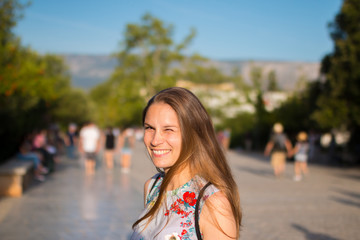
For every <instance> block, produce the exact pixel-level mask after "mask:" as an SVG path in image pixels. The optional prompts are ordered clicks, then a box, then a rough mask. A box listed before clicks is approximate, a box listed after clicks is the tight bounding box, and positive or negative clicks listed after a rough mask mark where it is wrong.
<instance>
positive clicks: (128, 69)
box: [91, 14, 195, 125]
mask: <svg viewBox="0 0 360 240" xmlns="http://www.w3.org/2000/svg"><path fill="white" fill-rule="evenodd" d="M173 32H174V27H173V26H172V25H168V24H164V23H163V22H162V21H161V20H159V19H157V18H155V17H153V16H151V15H150V14H145V15H144V16H143V17H142V19H141V23H140V24H128V25H127V27H126V30H125V34H124V41H122V44H121V49H120V51H119V52H118V53H116V54H114V56H115V57H116V58H117V60H118V64H117V67H116V68H115V71H114V72H113V74H112V76H111V77H110V79H109V80H108V81H106V82H105V83H103V84H101V85H99V86H97V87H96V88H94V89H93V90H92V91H91V97H92V99H93V100H94V102H96V104H97V106H98V108H99V112H100V113H101V114H100V115H101V116H100V119H99V121H100V122H101V124H107V125H109V124H110V125H114V124H117V125H119V124H121V125H124V124H127V125H128V124H131V123H133V124H138V123H140V115H141V110H142V108H143V107H144V105H145V102H146V101H147V100H148V99H149V98H150V97H151V96H153V95H154V94H155V93H156V92H158V91H159V90H161V89H164V88H167V87H171V86H174V85H175V83H176V80H177V76H178V74H177V73H179V72H181V71H180V70H176V69H177V68H178V69H181V66H182V64H183V63H184V62H185V60H186V59H188V58H187V57H186V56H185V55H184V54H183V51H184V49H185V48H186V47H187V46H188V45H189V43H190V42H191V40H192V39H193V37H194V36H195V31H194V30H192V31H191V32H190V34H189V35H188V36H186V37H185V38H184V40H183V41H182V42H180V43H178V44H176V43H175V42H174V40H173V39H172V35H173Z"/></svg>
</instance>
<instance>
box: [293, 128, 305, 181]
mask: <svg viewBox="0 0 360 240" xmlns="http://www.w3.org/2000/svg"><path fill="white" fill-rule="evenodd" d="M293 154H295V156H294V159H295V163H294V171H295V176H294V181H301V179H302V174H307V173H308V167H307V161H308V154H309V143H308V141H307V134H306V133H305V132H300V133H299V134H298V136H297V142H296V144H295V148H294V150H293Z"/></svg>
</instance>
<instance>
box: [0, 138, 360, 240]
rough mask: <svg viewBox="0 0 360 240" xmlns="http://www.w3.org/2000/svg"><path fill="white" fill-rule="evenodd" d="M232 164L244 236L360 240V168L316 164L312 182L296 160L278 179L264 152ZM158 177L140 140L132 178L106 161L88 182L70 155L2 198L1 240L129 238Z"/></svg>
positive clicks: (240, 156)
mask: <svg viewBox="0 0 360 240" xmlns="http://www.w3.org/2000/svg"><path fill="white" fill-rule="evenodd" d="M228 159H229V162H230V165H231V167H232V170H233V174H234V176H235V179H236V182H237V184H238V187H239V190H240V197H241V201H242V202H241V205H242V209H243V227H242V231H241V237H240V239H243V240H250V239H251V240H253V239H260V240H263V239H264V240H273V239H274V240H275V239H276V240H285V239H286V240H318V239H319V240H340V239H341V240H348V239H350V240H353V239H360V170H359V169H354V168H353V169H339V168H329V167H324V166H315V165H310V174H309V175H308V176H307V177H306V179H304V180H303V181H301V182H294V181H293V180H292V173H293V169H292V167H293V166H292V163H288V167H287V170H286V174H285V176H284V177H283V178H281V179H275V178H274V177H273V175H272V170H271V167H270V165H269V162H268V161H267V159H266V158H264V157H263V156H261V155H259V154H244V153H238V152H233V151H230V152H229V153H228ZM154 173H155V169H154V167H153V165H152V163H151V162H150V160H149V159H148V157H147V156H146V153H145V149H144V147H143V146H142V144H141V143H137V146H136V151H135V153H134V156H133V165H132V170H131V172H130V173H128V174H124V173H121V171H120V169H119V167H118V166H117V167H116V168H115V169H114V170H113V171H111V172H109V171H107V170H106V169H105V168H104V166H103V165H102V164H101V162H100V164H99V167H98V169H97V172H96V174H95V175H94V176H90V177H88V176H85V174H84V169H83V168H82V164H81V162H80V161H79V160H69V159H66V158H63V159H62V162H61V163H60V164H59V169H58V170H57V171H56V172H55V173H54V174H53V175H51V176H49V177H48V180H47V181H46V182H44V183H37V184H34V185H33V186H32V187H31V188H30V189H28V190H27V191H26V192H25V194H24V195H23V196H22V197H21V198H0V239H1V240H23V239H26V240H35V239H36V240H39V239H49V240H70V239H71V240H80V239H89V240H93V239H94V240H95V239H101V240H102V239H109V240H112V239H117V240H118V239H120V240H122V239H128V237H129V235H130V234H131V225H132V223H133V222H134V220H136V219H137V216H138V215H139V213H140V211H141V209H142V207H143V196H142V195H143V184H144V182H145V180H146V179H148V178H149V177H150V176H152V175H153V174H154Z"/></svg>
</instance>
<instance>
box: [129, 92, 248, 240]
mask: <svg viewBox="0 0 360 240" xmlns="http://www.w3.org/2000/svg"><path fill="white" fill-rule="evenodd" d="M143 125H144V144H145V146H146V148H147V151H148V153H149V156H150V158H151V160H152V161H153V164H154V165H155V167H156V168H157V169H158V170H159V172H160V173H159V174H156V175H155V176H153V177H152V178H151V179H149V180H148V181H147V182H146V183H145V189H144V196H145V209H144V211H143V213H142V214H141V216H140V218H139V219H138V220H137V221H136V222H135V223H134V225H133V229H134V233H133V235H132V237H131V239H133V240H137V239H138V240H140V239H205V240H210V239H238V238H239V231H240V226H241V209H240V198H239V193H238V188H237V186H236V183H235V181H234V179H233V177H232V174H231V170H230V168H229V165H228V163H227V161H226V158H225V155H224V153H223V150H222V148H221V146H220V145H219V143H218V141H217V138H216V134H215V131H214V128H213V124H212V121H211V119H210V117H209V115H208V113H207V112H206V110H205V108H204V107H203V105H202V104H201V102H200V101H199V99H198V98H197V97H196V96H195V95H194V94H193V93H191V92H190V91H189V90H187V89H184V88H178V87H174V88H168V89H165V90H163V91H161V92H159V93H158V94H156V95H155V96H154V97H152V98H151V99H150V101H149V102H148V104H147V106H146V107H145V109H144V111H143Z"/></svg>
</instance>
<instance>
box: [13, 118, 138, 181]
mask: <svg viewBox="0 0 360 240" xmlns="http://www.w3.org/2000/svg"><path fill="white" fill-rule="evenodd" d="M142 135H143V131H142V129H139V128H133V127H126V128H123V129H120V128H116V127H110V126H108V127H106V128H105V129H101V128H99V127H98V126H97V125H96V124H95V123H92V122H88V123H85V124H83V125H82V126H81V127H79V126H78V125H77V124H75V123H70V124H69V125H68V128H67V130H66V131H61V130H60V128H59V127H58V126H57V125H56V124H53V125H50V127H48V128H43V129H38V130H35V131H33V132H31V133H30V134H27V135H26V136H24V138H23V140H22V143H21V145H20V147H19V151H18V153H17V155H16V158H17V159H20V160H23V161H31V162H33V164H34V176H35V179H36V180H37V181H40V182H43V181H45V180H46V176H47V175H48V174H51V173H53V172H55V171H56V167H57V164H58V163H59V162H60V161H61V159H62V158H61V157H60V156H66V158H68V159H71V160H79V161H80V163H82V165H83V166H84V168H85V173H86V174H87V175H92V174H94V173H95V169H96V166H97V164H99V162H100V161H102V162H104V166H105V167H106V168H107V169H108V170H111V169H113V168H114V166H115V165H116V163H118V165H119V166H120V167H121V171H122V172H124V173H128V172H129V171H130V167H131V156H132V151H133V149H134V147H135V141H136V140H141V139H142V137H143V136H142Z"/></svg>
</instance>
